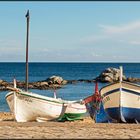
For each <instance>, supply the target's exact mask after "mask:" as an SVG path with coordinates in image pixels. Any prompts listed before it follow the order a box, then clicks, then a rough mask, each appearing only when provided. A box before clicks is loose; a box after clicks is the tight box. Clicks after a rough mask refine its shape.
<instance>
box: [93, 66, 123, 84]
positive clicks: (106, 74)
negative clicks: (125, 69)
mask: <svg viewBox="0 0 140 140" xmlns="http://www.w3.org/2000/svg"><path fill="white" fill-rule="evenodd" d="M119 79H120V69H116V68H112V67H111V68H107V69H105V70H104V71H103V72H101V74H100V75H99V76H98V77H97V78H95V80H97V81H99V82H116V81H119ZM122 79H123V80H126V77H125V76H124V75H123V77H122Z"/></svg>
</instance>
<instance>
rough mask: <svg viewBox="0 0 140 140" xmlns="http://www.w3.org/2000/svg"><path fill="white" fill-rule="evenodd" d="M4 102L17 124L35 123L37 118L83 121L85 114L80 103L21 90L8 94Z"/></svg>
mask: <svg viewBox="0 0 140 140" xmlns="http://www.w3.org/2000/svg"><path fill="white" fill-rule="evenodd" d="M6 101H7V103H8V105H9V107H10V110H11V112H13V113H14V114H15V119H16V120H17V122H28V121H35V120H36V119H37V118H38V117H44V118H46V119H47V120H59V121H64V120H77V119H83V117H84V115H85V113H86V107H85V105H84V104H81V103H80V101H66V100H62V99H60V98H52V97H47V96H43V95H39V94H35V93H31V92H25V91H22V90H17V91H16V92H15V91H13V92H9V93H8V94H7V95H6Z"/></svg>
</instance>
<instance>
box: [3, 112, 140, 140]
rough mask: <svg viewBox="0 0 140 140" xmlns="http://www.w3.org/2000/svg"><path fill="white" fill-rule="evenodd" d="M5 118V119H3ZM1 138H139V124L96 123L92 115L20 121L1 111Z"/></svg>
mask: <svg viewBox="0 0 140 140" xmlns="http://www.w3.org/2000/svg"><path fill="white" fill-rule="evenodd" d="M2 119H3V120H2ZM0 120H1V122H0V132H1V133H0V138H1V139H9V138H10V139H15V138H16V139H17V138H18V139H25V138H28V139H79V138H81V139H138V138H140V125H139V124H119V123H95V122H94V121H93V120H92V119H91V118H90V117H86V118H85V119H83V120H77V121H66V122H55V121H47V122H24V123H18V122H16V121H15V120H14V116H13V114H11V113H10V112H0Z"/></svg>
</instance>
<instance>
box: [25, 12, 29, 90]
mask: <svg viewBox="0 0 140 140" xmlns="http://www.w3.org/2000/svg"><path fill="white" fill-rule="evenodd" d="M26 18H27V36H26V80H25V83H26V87H25V91H28V44H29V19H30V16H29V10H28V11H27V14H26Z"/></svg>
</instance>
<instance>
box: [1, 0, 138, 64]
mask: <svg viewBox="0 0 140 140" xmlns="http://www.w3.org/2000/svg"><path fill="white" fill-rule="evenodd" d="M28 9H29V10H30V35H29V36H30V39H29V61H30V62H140V2H132V1H130V2H128V1H126V2H121V1H120V2H119V1H118V2H117V1H116V2H115V1H112V2H107V1H105V2H103V1H99V2H97V1H96V2H95V1H92V2H86V1H81V2H78V1H77V2H74V1H73V2H72V1H62V2H61V1H58V2H56V1H53V2H51V1H48V2H47V1H46V2H39V1H38V2H0V61H1V62H7V61H8V62H24V61H25V48H26V18H25V15H26V12H27V10H28Z"/></svg>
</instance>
